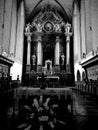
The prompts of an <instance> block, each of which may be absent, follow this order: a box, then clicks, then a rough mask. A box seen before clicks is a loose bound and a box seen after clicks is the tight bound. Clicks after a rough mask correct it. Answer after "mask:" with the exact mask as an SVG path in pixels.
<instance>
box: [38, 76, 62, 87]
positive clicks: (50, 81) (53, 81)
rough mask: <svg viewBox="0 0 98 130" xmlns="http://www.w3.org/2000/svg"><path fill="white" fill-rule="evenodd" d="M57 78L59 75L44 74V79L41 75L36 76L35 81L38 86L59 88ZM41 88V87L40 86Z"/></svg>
mask: <svg viewBox="0 0 98 130" xmlns="http://www.w3.org/2000/svg"><path fill="white" fill-rule="evenodd" d="M59 80H60V77H59V76H54V75H52V76H45V77H44V79H42V77H39V76H38V77H37V81H38V86H39V87H40V86H41V85H42V82H43V85H45V87H46V88H50V87H52V88H56V87H57V88H59ZM40 88H41V87H40Z"/></svg>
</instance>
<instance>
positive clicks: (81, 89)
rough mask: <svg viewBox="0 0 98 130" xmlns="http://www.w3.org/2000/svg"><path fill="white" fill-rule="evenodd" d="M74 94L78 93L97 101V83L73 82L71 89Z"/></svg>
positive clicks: (94, 81)
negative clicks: (73, 85)
mask: <svg viewBox="0 0 98 130" xmlns="http://www.w3.org/2000/svg"><path fill="white" fill-rule="evenodd" d="M73 90H75V91H76V92H78V93H80V94H81V95H83V96H86V97H91V98H92V99H95V100H97V98H98V81H97V80H91V81H88V82H82V81H78V82H75V87H74V88H73Z"/></svg>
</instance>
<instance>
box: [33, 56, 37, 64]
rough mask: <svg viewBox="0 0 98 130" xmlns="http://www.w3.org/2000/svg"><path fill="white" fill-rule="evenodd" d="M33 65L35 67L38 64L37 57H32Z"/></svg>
mask: <svg viewBox="0 0 98 130" xmlns="http://www.w3.org/2000/svg"><path fill="white" fill-rule="evenodd" d="M32 64H33V65H35V64H36V56H35V55H32Z"/></svg>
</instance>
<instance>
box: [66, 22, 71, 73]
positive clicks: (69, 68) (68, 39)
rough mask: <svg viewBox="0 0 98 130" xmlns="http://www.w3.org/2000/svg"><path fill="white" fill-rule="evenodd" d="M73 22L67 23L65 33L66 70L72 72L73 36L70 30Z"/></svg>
mask: <svg viewBox="0 0 98 130" xmlns="http://www.w3.org/2000/svg"><path fill="white" fill-rule="evenodd" d="M70 29H71V24H69V23H67V24H66V27H65V31H66V32H65V35H66V71H67V72H71V65H70V37H71V36H72V32H70Z"/></svg>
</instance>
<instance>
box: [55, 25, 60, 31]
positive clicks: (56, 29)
mask: <svg viewBox="0 0 98 130" xmlns="http://www.w3.org/2000/svg"><path fill="white" fill-rule="evenodd" d="M55 31H56V32H60V31H61V28H60V25H59V24H55Z"/></svg>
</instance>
